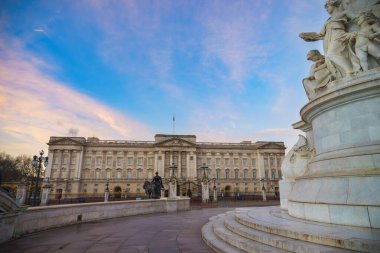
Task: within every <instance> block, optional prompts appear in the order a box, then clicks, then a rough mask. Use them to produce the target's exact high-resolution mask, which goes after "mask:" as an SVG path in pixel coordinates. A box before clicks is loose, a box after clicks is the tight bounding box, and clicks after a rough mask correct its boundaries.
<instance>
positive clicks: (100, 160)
mask: <svg viewBox="0 0 380 253" xmlns="http://www.w3.org/2000/svg"><path fill="white" fill-rule="evenodd" d="M96 165H97V166H100V165H102V157H101V156H97V157H96Z"/></svg>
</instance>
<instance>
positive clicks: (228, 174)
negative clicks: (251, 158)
mask: <svg viewBox="0 0 380 253" xmlns="http://www.w3.org/2000/svg"><path fill="white" fill-rule="evenodd" d="M226 178H230V170H228V169H227V170H226Z"/></svg>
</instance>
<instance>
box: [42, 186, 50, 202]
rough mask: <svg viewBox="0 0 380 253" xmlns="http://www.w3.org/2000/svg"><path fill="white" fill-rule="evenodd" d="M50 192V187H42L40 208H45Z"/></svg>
mask: <svg viewBox="0 0 380 253" xmlns="http://www.w3.org/2000/svg"><path fill="white" fill-rule="evenodd" d="M50 192H51V186H50V185H45V186H44V187H42V197H41V206H46V205H47V203H48V201H49V194H50Z"/></svg>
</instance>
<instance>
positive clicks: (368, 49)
mask: <svg viewBox="0 0 380 253" xmlns="http://www.w3.org/2000/svg"><path fill="white" fill-rule="evenodd" d="M356 20H357V24H358V26H359V30H358V31H357V32H354V37H355V40H356V41H355V53H356V55H357V57H358V58H359V62H360V67H361V69H362V70H363V71H367V70H369V69H370V68H374V67H378V66H379V60H380V25H379V19H378V18H377V17H376V16H375V15H374V14H373V13H372V12H371V11H368V12H363V13H361V14H360V16H359V17H358V18H357V19H356Z"/></svg>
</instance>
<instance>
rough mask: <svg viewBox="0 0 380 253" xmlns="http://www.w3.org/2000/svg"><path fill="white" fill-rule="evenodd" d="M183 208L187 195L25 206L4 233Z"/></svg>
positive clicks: (184, 208) (24, 232)
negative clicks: (11, 229)
mask: <svg viewBox="0 0 380 253" xmlns="http://www.w3.org/2000/svg"><path fill="white" fill-rule="evenodd" d="M187 210H190V199H189V198H188V197H178V198H176V199H166V198H162V199H148V200H132V201H117V202H107V203H104V202H96V203H83V204H69V205H54V206H40V207H29V208H27V209H26V210H24V211H23V212H21V213H20V214H19V215H18V217H17V219H16V221H15V223H14V232H13V233H8V235H9V236H11V235H13V237H18V236H21V235H24V234H28V233H32V232H37V231H41V230H46V229H50V228H56V227H61V226H66V225H71V224H76V223H80V222H89V221H96V220H102V219H110V218H118V217H125V216H131V215H140V214H150V213H165V212H178V211H187ZM0 218H1V219H2V217H0ZM9 236H8V238H0V242H3V241H6V240H9V239H11V237H9Z"/></svg>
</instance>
